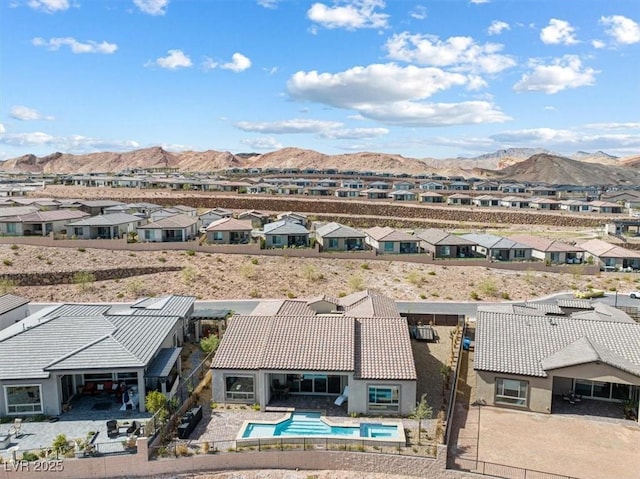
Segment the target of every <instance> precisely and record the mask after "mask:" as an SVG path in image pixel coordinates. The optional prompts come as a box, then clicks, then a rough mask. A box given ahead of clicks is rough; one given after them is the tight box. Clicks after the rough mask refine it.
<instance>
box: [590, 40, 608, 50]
mask: <svg viewBox="0 0 640 479" xmlns="http://www.w3.org/2000/svg"><path fill="white" fill-rule="evenodd" d="M591 46H593V48H598V49H600V48H604V47H606V46H607V44H606V43H605V42H603V41H602V40H592V41H591Z"/></svg>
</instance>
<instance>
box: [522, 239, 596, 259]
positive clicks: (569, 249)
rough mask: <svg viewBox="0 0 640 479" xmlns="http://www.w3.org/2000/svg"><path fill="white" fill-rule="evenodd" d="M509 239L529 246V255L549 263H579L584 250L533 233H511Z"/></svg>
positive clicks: (582, 257)
mask: <svg viewBox="0 0 640 479" xmlns="http://www.w3.org/2000/svg"><path fill="white" fill-rule="evenodd" d="M509 239H510V240H512V241H515V242H517V243H522V244H526V245H527V246H531V257H532V258H535V259H539V260H542V261H544V262H546V263H549V264H574V263H575V264H579V263H582V261H583V259H584V250H583V249H582V248H581V247H579V246H574V245H570V244H567V243H563V242H562V241H558V240H552V239H547V238H542V237H541V236H534V235H512V236H509Z"/></svg>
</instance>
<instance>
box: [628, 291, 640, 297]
mask: <svg viewBox="0 0 640 479" xmlns="http://www.w3.org/2000/svg"><path fill="white" fill-rule="evenodd" d="M629 297H630V298H634V299H640V291H631V292H630V293H629Z"/></svg>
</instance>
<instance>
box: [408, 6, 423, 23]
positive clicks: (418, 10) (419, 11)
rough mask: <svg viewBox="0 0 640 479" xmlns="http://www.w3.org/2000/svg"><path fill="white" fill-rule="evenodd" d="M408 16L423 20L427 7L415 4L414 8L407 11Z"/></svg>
mask: <svg viewBox="0 0 640 479" xmlns="http://www.w3.org/2000/svg"><path fill="white" fill-rule="evenodd" d="M409 16H410V17H411V18H415V19H416V20H424V19H425V18H427V8H426V7H425V6H423V5H416V6H415V8H414V9H413V10H411V11H410V12H409Z"/></svg>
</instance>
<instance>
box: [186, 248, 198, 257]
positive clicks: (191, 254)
mask: <svg viewBox="0 0 640 479" xmlns="http://www.w3.org/2000/svg"><path fill="white" fill-rule="evenodd" d="M195 255H196V252H195V251H193V250H192V249H188V250H187V256H195Z"/></svg>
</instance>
